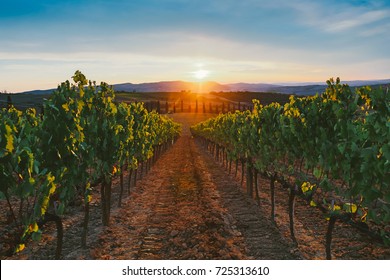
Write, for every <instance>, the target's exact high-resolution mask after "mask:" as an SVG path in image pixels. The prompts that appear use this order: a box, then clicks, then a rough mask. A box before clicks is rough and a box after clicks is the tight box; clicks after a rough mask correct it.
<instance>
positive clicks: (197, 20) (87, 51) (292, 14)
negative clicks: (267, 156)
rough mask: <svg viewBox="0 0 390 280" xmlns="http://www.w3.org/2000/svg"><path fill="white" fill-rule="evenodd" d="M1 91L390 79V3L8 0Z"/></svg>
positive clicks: (0, 47) (3, 7)
mask: <svg viewBox="0 0 390 280" xmlns="http://www.w3.org/2000/svg"><path fill="white" fill-rule="evenodd" d="M0 38H1V43H0V90H7V91H10V92H18V91H22V90H29V89H38V88H40V89H46V88H53V87H56V85H57V84H58V83H60V82H62V81H64V80H66V79H69V78H70V77H71V76H72V74H73V73H74V72H75V70H77V69H79V70H81V71H82V72H84V73H85V74H86V75H87V77H88V78H90V79H92V80H96V81H106V82H108V83H110V84H114V83H121V82H134V83H139V82H150V81H162V80H186V81H195V80H196V77H195V76H194V73H195V72H196V71H199V70H203V73H207V74H208V75H207V76H206V77H205V78H204V79H207V80H213V81H218V82H221V83H230V82H269V83H276V82H303V81H309V82H311V81H320V82H324V81H325V80H327V79H328V78H330V77H337V76H340V77H341V78H342V80H355V79H384V78H390V52H389V51H388V49H389V46H390V1H355V0H347V1H344V0H337V1H336V0H329V1H321V0H320V1H310V0H273V1H269V0H264V1H263V0H241V1H236V0H206V1H202V0H198V1H195V0H133V1H125V0H111V1H101V0H81V1H75V0H67V1H55V0H52V1H49V0H45V1H39V0H38V1H28V0H1V1H0Z"/></svg>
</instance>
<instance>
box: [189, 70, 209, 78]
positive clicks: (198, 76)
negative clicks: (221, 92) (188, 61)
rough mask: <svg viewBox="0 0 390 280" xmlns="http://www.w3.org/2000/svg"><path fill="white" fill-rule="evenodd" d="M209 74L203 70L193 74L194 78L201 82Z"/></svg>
mask: <svg viewBox="0 0 390 280" xmlns="http://www.w3.org/2000/svg"><path fill="white" fill-rule="evenodd" d="M209 73H210V71H208V70H204V69H199V70H197V71H195V72H193V74H194V77H195V78H196V79H198V80H202V79H204V78H206V77H207V76H208V75H209Z"/></svg>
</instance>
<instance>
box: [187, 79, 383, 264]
mask: <svg viewBox="0 0 390 280" xmlns="http://www.w3.org/2000/svg"><path fill="white" fill-rule="evenodd" d="M327 84H328V87H327V89H326V91H325V92H324V93H323V94H321V95H318V94H317V95H315V96H309V97H300V98H297V97H294V96H292V97H291V98H290V102H289V103H287V104H285V105H284V106H281V105H279V104H278V103H273V104H270V105H267V106H262V105H261V104H260V102H259V101H258V100H254V101H253V103H254V110H253V111H252V112H250V111H245V112H236V113H228V114H224V115H219V116H217V117H216V118H213V119H209V120H207V121H205V122H202V123H199V124H197V125H195V126H193V127H192V133H193V134H194V135H195V136H197V137H199V138H201V139H203V143H204V144H205V145H206V146H207V147H208V148H209V149H210V150H211V151H212V152H214V154H215V155H216V157H217V158H220V157H221V158H222V160H223V162H224V163H225V162H226V164H227V166H229V169H230V168H231V163H232V161H236V173H237V166H238V163H241V165H242V167H243V168H242V170H243V171H244V166H246V176H247V177H246V178H247V180H246V182H247V188H246V189H247V192H248V194H249V195H251V196H252V195H256V198H257V199H259V194H258V188H257V187H258V186H257V175H258V174H259V173H260V174H263V175H266V176H267V177H268V178H270V186H271V204H272V211H271V212H272V213H271V217H272V219H274V218H275V210H274V209H275V208H274V205H275V203H274V202H275V192H274V183H275V181H276V180H277V181H278V182H281V183H282V185H283V186H284V187H286V188H287V189H288V190H289V208H290V209H289V210H290V211H289V212H290V231H291V236H292V239H293V240H294V241H295V242H296V239H295V232H294V205H295V196H296V195H299V196H301V197H303V198H304V199H305V200H306V201H307V202H308V204H309V205H310V206H312V207H318V208H319V209H321V210H322V211H323V212H324V213H325V216H326V218H327V219H328V220H329V226H328V234H327V245H326V246H327V250H326V251H327V258H331V253H330V243H331V233H332V229H333V226H334V224H335V223H336V221H337V220H342V221H345V222H348V223H350V224H352V225H353V226H356V227H358V228H359V229H361V230H364V231H366V232H368V233H372V234H373V235H374V236H380V238H381V239H382V240H383V241H384V242H386V243H389V240H390V235H389V232H390V228H389V224H390V96H389V94H388V92H387V90H385V89H383V88H375V89H372V88H370V87H362V88H360V89H357V90H356V91H352V90H351V88H350V87H349V86H348V85H345V84H341V83H340V79H339V78H338V79H337V80H336V81H334V80H333V79H331V80H329V81H327ZM242 174H244V173H242ZM242 181H243V177H242ZM254 183H255V186H253V184H254ZM254 192H255V194H253V193H254ZM369 229H370V230H369Z"/></svg>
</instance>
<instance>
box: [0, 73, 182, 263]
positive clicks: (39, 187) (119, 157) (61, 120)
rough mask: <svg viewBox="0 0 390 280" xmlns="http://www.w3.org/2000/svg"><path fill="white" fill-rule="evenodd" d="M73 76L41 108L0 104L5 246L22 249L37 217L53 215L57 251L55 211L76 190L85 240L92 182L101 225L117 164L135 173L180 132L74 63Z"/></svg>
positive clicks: (35, 235) (120, 170)
mask: <svg viewBox="0 0 390 280" xmlns="http://www.w3.org/2000/svg"><path fill="white" fill-rule="evenodd" d="M73 80H74V84H71V83H70V82H69V81H66V82H64V83H62V84H61V85H60V86H58V88H57V90H56V91H54V93H53V94H52V95H51V97H50V99H48V100H46V101H45V102H44V104H43V108H44V114H43V115H41V116H39V115H37V114H36V112H35V109H27V110H26V111H24V112H22V111H18V110H16V109H15V108H13V107H10V108H8V109H3V110H2V111H1V112H0V120H1V121H0V198H3V199H4V200H5V201H6V202H7V208H8V216H9V231H8V233H9V236H10V237H9V239H13V240H11V241H10V240H9V239H8V241H10V242H9V243H10V244H11V245H10V248H9V252H8V254H13V253H16V252H19V251H21V250H23V249H24V247H25V244H26V243H27V241H28V240H29V239H31V238H32V239H33V240H39V239H40V238H41V235H42V226H43V224H44V223H45V222H47V221H55V222H56V225H57V239H58V244H57V252H56V257H59V256H60V254H61V247H62V240H61V239H62V222H61V215H63V214H64V212H65V210H66V206H67V205H69V203H71V202H73V201H74V200H75V199H76V198H77V197H78V196H80V195H81V196H82V201H83V204H84V215H85V216H84V227H83V234H82V240H81V243H82V245H83V246H86V241H87V230H88V220H89V208H90V207H89V204H90V202H91V199H92V197H91V194H92V192H91V191H92V189H93V188H95V187H97V186H100V195H101V198H100V199H101V205H102V223H103V225H105V226H108V225H109V223H110V209H111V186H112V179H113V177H114V176H116V175H120V176H121V180H120V182H121V186H120V188H121V189H120V196H119V202H118V204H119V205H120V204H121V199H122V196H123V193H124V186H123V174H124V170H125V169H130V170H131V171H130V172H129V174H133V171H134V174H137V172H136V169H137V168H138V166H140V165H141V166H142V168H143V167H144V165H146V166H147V167H149V168H150V164H151V163H152V162H154V161H155V160H156V157H157V156H158V155H159V154H160V153H161V152H162V150H163V148H166V147H167V146H168V145H169V144H172V143H173V141H175V139H176V138H177V137H178V136H179V134H180V130H181V128H180V125H179V124H177V123H174V122H173V121H172V120H171V119H170V118H167V117H165V116H162V115H159V114H157V113H155V112H148V111H147V110H146V109H145V108H144V106H143V104H140V103H131V104H126V103H120V104H116V103H115V102H114V98H115V94H114V91H113V89H112V87H110V86H108V85H107V84H106V83H101V84H100V85H99V86H97V85H96V83H94V82H91V81H88V80H87V79H86V77H85V76H84V75H83V74H82V73H81V72H79V71H76V73H75V75H74V76H73ZM130 176H131V175H130ZM130 179H131V178H129V184H128V193H130ZM135 179H136V178H135ZM12 244H14V245H12Z"/></svg>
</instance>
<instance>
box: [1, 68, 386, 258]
mask: <svg viewBox="0 0 390 280" xmlns="http://www.w3.org/2000/svg"><path fill="white" fill-rule="evenodd" d="M72 78H73V83H70V82H69V81H66V82H64V83H62V84H61V85H60V86H59V87H58V89H57V90H56V91H55V92H54V93H53V94H52V95H51V96H50V98H49V99H47V100H45V101H44V102H43V111H42V113H41V114H37V113H36V110H35V109H27V110H25V111H19V110H17V109H15V108H14V107H13V106H9V107H8V108H6V109H2V111H1V114H0V118H1V123H0V188H1V189H0V203H1V207H2V213H1V215H0V216H1V227H2V229H1V231H2V237H1V244H2V245H1V248H0V251H1V256H2V258H30V259H31V258H38V259H40V258H43V259H47V258H49V259H50V258H65V259H78V258H85V259H111V258H114V259H177V258H178V259H247V258H255V259H261V258H265V259H301V258H328V259H330V258H332V257H333V258H335V257H336V258H352V259H353V258H386V259H388V258H390V249H389V247H388V246H389V244H390V226H389V224H390V172H389V170H390V169H389V166H390V97H389V95H388V93H387V91H386V90H385V89H382V88H378V89H371V88H369V87H363V88H360V89H357V90H356V91H354V92H353V91H352V90H351V89H350V88H349V87H348V86H347V85H342V84H341V83H340V81H339V79H337V80H336V81H333V80H330V81H328V88H327V90H326V92H325V93H323V94H321V95H316V96H311V97H302V98H297V97H291V98H290V101H289V102H287V103H286V104H284V105H280V104H279V103H272V104H269V105H262V104H260V102H259V101H257V100H254V101H253V106H252V107H253V110H243V111H235V112H233V111H234V110H233V109H238V108H234V107H233V106H232V107H231V108H230V105H229V107H227V106H228V105H226V108H224V107H221V108H220V109H221V110H222V112H226V113H225V114H220V115H216V114H215V113H217V112H218V108H217V107H216V108H215V109H211V107H212V106H211V105H210V106H208V107H210V109H211V110H209V111H208V110H206V105H205V104H206V103H203V104H202V103H199V108H198V102H197V101H196V103H194V104H192V108H193V109H195V110H192V111H191V109H189V110H188V112H192V113H188V112H187V113H182V114H174V112H173V110H175V111H176V109H177V110H178V112H180V109H181V111H183V112H184V110H183V108H180V105H179V106H178V107H177V108H176V107H168V102H167V103H166V104H167V105H166V106H167V107H168V108H162V110H161V111H163V112H164V113H169V112H171V111H172V112H171V113H173V114H172V115H171V116H172V117H173V119H174V120H175V121H173V120H172V119H171V118H169V117H167V116H165V115H161V114H158V113H157V112H156V111H159V110H157V108H151V107H150V105H144V104H142V103H137V102H130V103H125V102H117V101H115V100H116V99H115V93H114V91H113V89H112V88H111V87H110V86H108V85H107V84H106V83H101V84H100V85H96V83H94V82H91V81H89V80H87V79H86V77H85V76H84V75H83V74H82V73H80V72H79V71H77V72H76V73H75V75H74V76H73V77H72ZM158 106H159V107H160V104H158ZM173 106H175V105H173ZM222 106H223V105H222ZM208 107H207V108H208ZM202 108H203V109H202ZM225 109H226V111H225ZM231 109H232V110H231ZM206 113H207V114H206ZM179 123H181V124H179ZM286 225H287V229H288V235H287V234H286V232H287V231H286V230H285V227H286ZM339 229H341V230H339ZM339 233H340V234H339ZM300 234H302V235H304V237H303V238H302V237H301V236H299V235H300ZM337 234H339V235H340V236H342V237H341V238H339V239H337ZM319 235H321V236H322V237H321V238H319V237H318V236H319ZM357 236H358V237H357ZM310 238H311V240H312V241H307V240H310ZM322 239H323V240H322ZM335 239H337V240H336V241H337V246H341V247H343V248H341V249H339V251H340V252H341V251H342V253H334V252H333V253H332V249H333V248H334V245H332V244H334V241H335ZM304 240H306V241H304ZM319 240H320V241H319ZM351 240H352V241H351ZM332 241H333V243H332ZM305 242H307V243H308V244H304V243H305ZM351 242H356V244H357V245H356V244H355V243H353V244H354V246H355V247H358V249H356V250H357V251H358V252H361V255H353V254H349V253H348V250H349V248H348V247H349V246H350V244H351ZM37 244H38V246H37ZM303 245H306V246H307V247H312V248H311V250H315V251H316V252H315V253H311V252H310V249H306V247H304V246H303ZM321 246H322V247H321ZM319 251H321V253H318V252H319ZM322 251H323V252H322ZM350 251H351V250H350Z"/></svg>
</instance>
